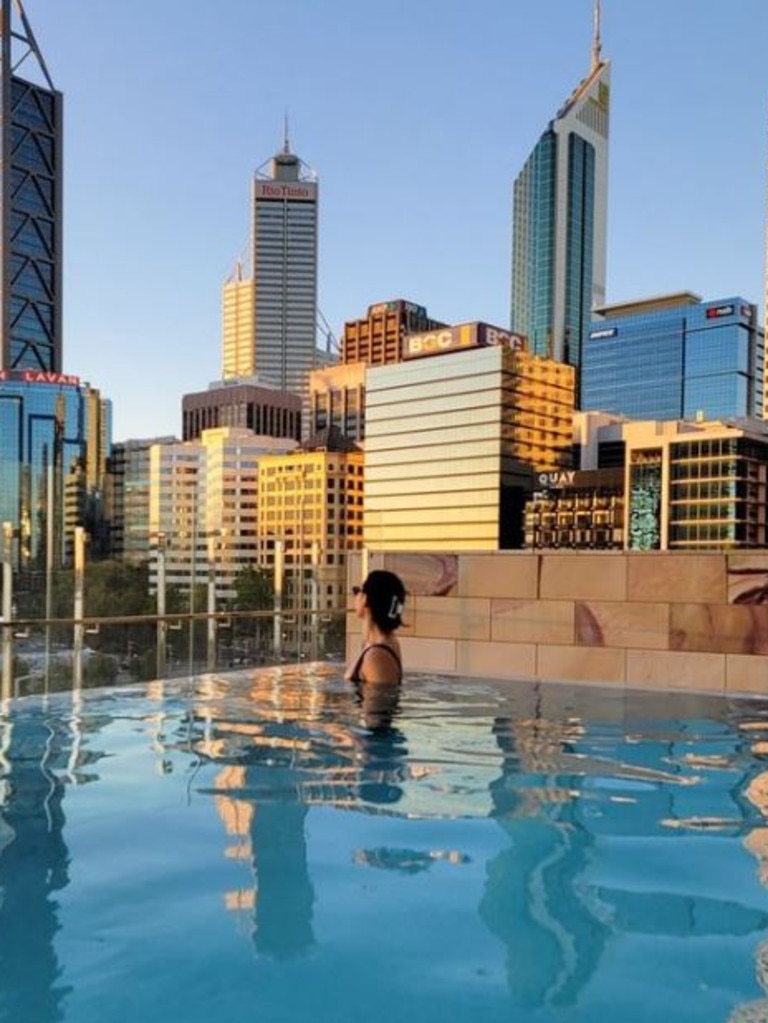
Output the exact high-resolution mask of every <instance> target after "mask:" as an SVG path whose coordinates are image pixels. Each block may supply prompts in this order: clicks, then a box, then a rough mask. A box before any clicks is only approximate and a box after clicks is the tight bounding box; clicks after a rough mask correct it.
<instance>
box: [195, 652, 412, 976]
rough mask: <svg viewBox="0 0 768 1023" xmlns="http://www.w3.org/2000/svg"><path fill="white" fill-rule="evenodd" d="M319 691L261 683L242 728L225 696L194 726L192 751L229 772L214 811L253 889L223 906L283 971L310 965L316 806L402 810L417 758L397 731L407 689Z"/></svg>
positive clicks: (274, 675)
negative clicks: (410, 762)
mask: <svg viewBox="0 0 768 1023" xmlns="http://www.w3.org/2000/svg"><path fill="white" fill-rule="evenodd" d="M315 681H316V684H310V685H309V686H297V685H296V678H295V676H293V675H291V674H287V675H284V674H283V673H282V672H281V671H279V670H265V671H259V672H256V673H255V674H254V675H253V677H252V680H251V683H250V686H249V690H248V705H247V707H245V708H241V710H245V713H240V714H239V715H237V717H236V718H235V717H233V716H232V714H231V710H230V709H229V708H228V707H227V706H226V702H227V700H226V695H224V699H223V702H222V703H221V705H219V703H218V699H217V694H216V693H215V691H214V693H213V697H214V706H213V707H210V706H209V707H207V708H206V710H205V712H204V713H200V710H201V708H198V710H197V713H196V720H195V721H194V723H193V732H192V736H193V737H192V747H193V748H194V750H195V751H196V752H197V753H198V755H200V756H202V757H203V758H205V759H210V760H213V761H215V763H216V764H217V765H222V766H221V770H220V771H219V772H218V774H217V776H216V779H215V789H214V793H215V800H216V806H217V808H218V811H219V814H220V816H221V818H222V820H223V821H224V823H225V827H226V828H227V831H228V832H229V833H230V834H232V835H234V836H237V837H238V838H239V839H240V841H239V842H238V844H237V845H235V846H234V847H230V848H229V849H228V851H227V854H228V855H230V856H233V857H236V858H238V859H241V860H244V859H247V861H248V862H249V864H250V869H251V872H252V878H253V881H252V888H251V889H249V890H240V891H238V892H229V893H228V894H227V897H226V904H227V906H228V908H230V909H233V910H236V911H237V912H238V913H240V914H243V913H248V914H249V915H250V919H251V933H252V937H253V941H254V946H255V948H256V950H257V951H258V952H259V953H260V954H265V955H268V956H271V957H273V958H276V959H283V958H290V957H292V956H295V955H300V954H302V953H305V952H306V951H307V950H308V949H309V948H311V946H312V945H313V944H314V941H315V938H314V933H313V921H312V918H313V907H314V903H315V891H314V887H313V884H312V880H311V877H310V873H309V868H308V863H307V836H306V818H307V814H308V812H309V808H310V806H312V805H317V804H329V805H333V806H339V807H352V806H354V807H359V808H365V809H366V810H368V811H369V812H376V808H377V807H387V806H390V805H392V804H394V803H397V802H398V800H399V799H400V797H401V795H402V788H401V784H400V783H401V781H402V777H403V771H404V764H405V761H406V757H407V753H408V751H407V748H406V746H405V742H404V736H403V734H402V733H401V732H400V731H399V730H397V729H396V728H394V727H393V721H394V719H395V717H396V715H397V713H398V707H399V687H393V686H387V687H379V686H376V687H361V689H359V690H357V691H355V690H354V689H353V688H352V687H350V686H348V685H344V687H343V688H338V689H335V688H334V687H333V686H332V685H330V684H328V679H327V677H324V676H320V677H319V678H318V679H317V680H315ZM323 682H324V683H325V684H323ZM385 689H386V691H384V690H385ZM201 791H203V790H201Z"/></svg>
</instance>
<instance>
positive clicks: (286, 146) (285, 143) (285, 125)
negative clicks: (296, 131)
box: [283, 110, 291, 154]
mask: <svg viewBox="0 0 768 1023" xmlns="http://www.w3.org/2000/svg"><path fill="white" fill-rule="evenodd" d="M290 151H291V144H290V142H289V140H288V111H287V110H286V111H285V113H284V114H283V152H284V153H286V154H288V153H290Z"/></svg>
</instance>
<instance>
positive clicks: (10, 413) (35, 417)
mask: <svg viewBox="0 0 768 1023" xmlns="http://www.w3.org/2000/svg"><path fill="white" fill-rule="evenodd" d="M45 378H47V379H45ZM110 441H111V408H110V404H109V402H106V401H104V400H103V399H102V398H101V396H100V395H99V392H98V391H94V390H93V389H91V388H90V387H89V386H88V385H85V384H83V385H81V384H80V381H79V380H78V378H77V377H71V376H66V375H64V374H52V373H51V374H38V373H35V372H34V371H31V370H26V371H24V370H21V371H11V370H5V371H3V372H2V374H1V375H0V522H11V523H12V524H13V526H14V528H15V529H16V540H17V543H16V550H15V554H16V560H17V561H18V563H19V564H20V566H23V567H29V568H34V567H35V566H38V565H42V564H44V561H45V555H46V541H47V537H48V530H49V529H50V530H51V531H52V532H51V535H52V538H53V541H54V557H55V559H56V563H57V564H59V565H61V564H64V563H66V561H67V560H68V556H69V553H70V550H71V543H72V532H73V529H74V526H75V525H84V526H86V528H88V530H89V532H90V533H91V535H92V536H94V537H97V536H98V533H99V523H98V522H97V521H96V519H97V518H98V516H99V514H100V507H99V500H98V499H99V497H100V489H101V485H102V481H103V475H104V470H105V464H106V458H107V456H108V454H109V446H110ZM51 488H52V493H50V490H51ZM49 493H50V502H49ZM49 509H52V521H51V522H50V523H49Z"/></svg>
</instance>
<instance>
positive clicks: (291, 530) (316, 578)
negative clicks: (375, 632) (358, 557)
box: [259, 430, 363, 653]
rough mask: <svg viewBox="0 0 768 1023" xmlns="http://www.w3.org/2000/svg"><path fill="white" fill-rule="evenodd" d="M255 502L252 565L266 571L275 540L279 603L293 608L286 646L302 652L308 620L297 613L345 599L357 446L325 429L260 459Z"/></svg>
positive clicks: (358, 507)
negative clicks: (256, 550)
mask: <svg viewBox="0 0 768 1023" xmlns="http://www.w3.org/2000/svg"><path fill="white" fill-rule="evenodd" d="M339 441H341V442H340V443H339ZM259 509H260V515H259V564H260V566H261V567H262V568H263V569H265V570H266V571H267V572H268V573H269V574H270V575H272V576H274V575H275V572H276V550H277V547H276V541H280V542H281V544H282V579H283V606H284V607H285V609H286V612H287V613H290V612H291V611H293V613H294V618H293V621H291V622H287V623H286V635H285V638H286V644H287V647H288V648H290V649H293V650H294V651H298V652H299V653H302V652H303V653H308V652H309V650H310V647H311V643H312V633H313V623H312V621H311V620H310V618H309V617H308V616H306V615H301V614H299V612H300V611H302V610H306V609H307V608H315V610H316V612H317V613H318V614H320V613H322V612H326V613H327V612H330V611H339V610H340V609H342V608H345V607H346V606H347V557H348V554H349V553H350V552H351V551H357V550H360V549H361V547H362V545H363V453H362V452H361V451H360V450H359V449H358V448H357V447H356V446H355V445H354V444H351V443H349V442H345V440H344V439H343V438H342V437H341V435H338V434H336V431H331V430H329V431H324V432H323V433H321V434H318V435H316V436H315V437H313V438H310V440H309V441H308V442H307V444H306V445H305V446H304V447H303V448H302V450H300V451H296V452H293V453H291V454H287V455H283V456H279V457H278V456H273V457H271V458H264V459H262V460H261V462H260V464H259ZM277 571H278V573H279V571H280V569H279V565H278V568H277ZM315 631H316V630H315Z"/></svg>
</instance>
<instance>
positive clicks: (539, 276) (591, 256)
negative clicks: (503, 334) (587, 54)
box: [511, 0, 610, 368]
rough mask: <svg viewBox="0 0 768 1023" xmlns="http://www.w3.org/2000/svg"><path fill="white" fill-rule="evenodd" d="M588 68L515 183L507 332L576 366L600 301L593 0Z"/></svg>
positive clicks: (602, 144)
mask: <svg viewBox="0 0 768 1023" xmlns="http://www.w3.org/2000/svg"><path fill="white" fill-rule="evenodd" d="M594 4H595V5H594V38H593V46H592V66H591V69H590V72H589V74H588V75H587V77H586V78H585V79H584V80H583V81H582V82H581V83H580V84H579V85H578V86H577V87H576V89H575V90H574V91H573V93H572V94H571V96H570V97H569V98H568V99H567V100H566V102H565V104H564V105H563V106H562V107H561V109H560V110H559V111H558V113H557V115H556V116H555V118H554V120H552V121H551V122H550V124H549V127H548V128H547V130H546V131H545V132H544V134H543V135H542V136H541V138H540V139H539V141H538V142H537V144H536V146H535V148H534V150H533V152H532V153H531V155H530V156H529V157H528V160H527V161H526V163H525V166H524V167H523V169H522V171H521V172H520V174H519V176H518V177H517V179H516V181H515V184H514V196H513V216H514V228H513V239H512V317H511V324H512V330H513V331H514V332H516V333H521V334H525V335H527V337H528V341H529V346H530V350H531V351H532V352H533V353H534V354H537V355H542V356H547V357H549V358H552V359H556V360H557V361H559V362H567V363H569V364H570V365H571V366H575V367H577V368H578V367H579V365H580V362H581V347H582V343H583V340H584V338H585V337H586V336H587V333H588V331H589V322H590V317H591V311H592V308H593V307H594V306H598V305H602V304H603V303H604V302H605V276H606V207H607V197H608V111H609V95H610V86H609V83H610V63H609V62H608V61H606V60H603V59H602V57H601V55H600V54H601V43H600V2H599V0H594Z"/></svg>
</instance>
